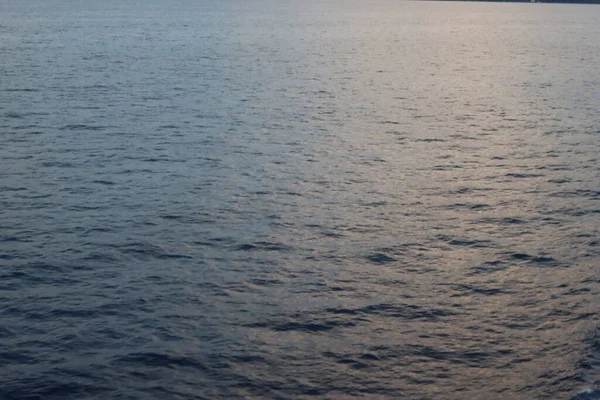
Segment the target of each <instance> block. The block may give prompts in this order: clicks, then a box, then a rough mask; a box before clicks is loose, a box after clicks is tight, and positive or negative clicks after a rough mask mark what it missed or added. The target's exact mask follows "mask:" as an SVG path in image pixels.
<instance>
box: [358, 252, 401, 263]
mask: <svg viewBox="0 0 600 400" xmlns="http://www.w3.org/2000/svg"><path fill="white" fill-rule="evenodd" d="M365 258H366V259H367V260H369V261H371V262H372V263H375V264H385V263H389V262H393V261H396V259H395V258H394V257H390V256H388V255H387V254H383V253H374V254H369V255H367V256H365Z"/></svg>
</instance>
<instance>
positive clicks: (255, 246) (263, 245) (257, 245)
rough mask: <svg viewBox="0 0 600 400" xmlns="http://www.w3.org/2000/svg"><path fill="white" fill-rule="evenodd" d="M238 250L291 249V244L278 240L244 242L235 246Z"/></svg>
mask: <svg viewBox="0 0 600 400" xmlns="http://www.w3.org/2000/svg"><path fill="white" fill-rule="evenodd" d="M234 250H238V251H260V250H262V251H289V250H291V247H290V246H287V245H285V244H283V243H277V242H254V243H244V244H240V245H237V246H235V247H234Z"/></svg>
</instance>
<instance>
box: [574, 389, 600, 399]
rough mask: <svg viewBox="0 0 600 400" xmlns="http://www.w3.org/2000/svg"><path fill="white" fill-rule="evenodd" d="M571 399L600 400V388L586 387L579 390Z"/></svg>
mask: <svg viewBox="0 0 600 400" xmlns="http://www.w3.org/2000/svg"><path fill="white" fill-rule="evenodd" d="M571 400H600V389H585V390H582V391H580V392H577V393H576V394H575V396H573V397H572V398H571Z"/></svg>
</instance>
